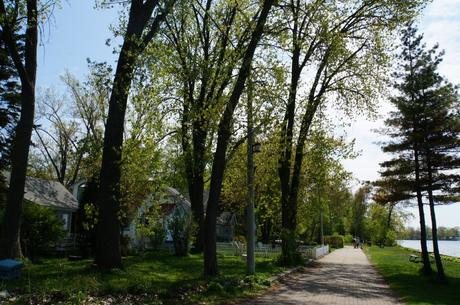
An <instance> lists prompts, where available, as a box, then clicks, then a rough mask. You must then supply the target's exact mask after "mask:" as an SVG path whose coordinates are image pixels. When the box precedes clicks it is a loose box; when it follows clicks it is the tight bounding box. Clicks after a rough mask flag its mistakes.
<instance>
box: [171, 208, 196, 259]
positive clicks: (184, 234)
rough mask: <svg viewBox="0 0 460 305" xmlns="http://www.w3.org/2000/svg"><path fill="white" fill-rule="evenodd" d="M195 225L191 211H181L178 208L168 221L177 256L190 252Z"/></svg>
mask: <svg viewBox="0 0 460 305" xmlns="http://www.w3.org/2000/svg"><path fill="white" fill-rule="evenodd" d="M194 227H195V226H194V224H193V221H192V217H191V215H190V213H187V212H181V210H179V209H177V208H176V210H175V211H174V212H173V214H172V216H171V218H170V220H169V222H168V229H169V230H170V231H171V236H172V239H173V244H174V253H175V254H176V255H177V256H185V255H187V254H188V250H189V248H190V245H191V243H192V240H191V237H192V235H193V231H194Z"/></svg>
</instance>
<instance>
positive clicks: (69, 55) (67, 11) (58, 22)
mask: <svg viewBox="0 0 460 305" xmlns="http://www.w3.org/2000/svg"><path fill="white" fill-rule="evenodd" d="M94 3H95V2H94V0H73V1H72V0H68V1H62V7H61V8H58V9H56V10H55V12H54V17H53V18H52V19H51V20H50V22H49V23H48V24H47V25H46V26H45V27H44V29H43V31H42V32H43V35H41V39H40V44H41V45H40V47H39V50H38V75H37V86H38V87H39V88H40V87H55V88H58V89H63V88H64V87H63V84H62V82H61V81H60V76H61V75H63V74H64V72H65V71H66V70H67V71H69V72H70V73H72V74H74V75H75V76H76V77H77V78H80V79H81V78H83V77H84V76H85V74H86V73H87V62H86V60H87V58H90V59H91V60H94V61H98V62H101V61H107V62H108V63H111V64H113V63H114V62H115V60H116V56H115V55H114V54H113V48H112V47H108V46H107V45H106V40H107V39H109V38H111V37H112V34H111V32H110V30H109V26H110V25H111V24H116V22H117V9H116V8H115V9H95V8H94ZM418 25H419V29H420V31H421V32H423V33H424V35H425V40H424V41H425V42H426V44H427V46H432V45H434V44H435V43H439V44H440V48H441V49H444V50H445V52H446V53H445V56H444V61H443V63H442V64H441V65H440V72H441V74H443V75H444V76H446V77H447V78H448V79H449V81H450V82H452V83H454V84H460V72H459V71H460V60H458V58H460V0H434V1H433V2H432V3H431V4H429V5H428V6H427V8H426V9H425V10H424V12H423V15H422V16H421V17H420V18H419V24H418ZM390 109H391V107H390V105H389V104H388V103H385V102H382V103H381V105H380V108H379V117H380V118H379V119H377V120H375V121H369V120H366V119H365V118H363V117H361V118H357V119H356V120H355V121H354V122H352V123H351V125H350V126H349V127H346V128H345V130H344V132H346V134H347V136H348V139H350V140H351V139H353V138H354V139H356V148H357V150H358V151H360V152H361V155H360V156H359V157H358V158H356V159H355V160H347V161H345V162H344V166H345V168H346V169H347V170H349V171H351V172H353V174H354V176H355V177H356V178H357V179H358V180H360V181H366V180H375V179H377V178H378V170H379V163H380V162H382V161H384V160H385V159H387V158H388V156H385V155H384V154H383V153H382V152H381V150H380V147H379V145H378V144H377V143H375V142H376V141H377V134H376V133H374V132H373V131H372V130H374V129H378V128H380V127H382V126H383V118H384V117H385V115H386V113H387V112H388V111H389V110H390ZM409 211H410V212H412V213H413V214H414V215H416V210H415V209H409ZM436 212H437V219H438V225H440V226H448V227H453V226H460V203H458V204H454V205H450V206H442V207H437V209H436ZM426 213H427V214H426V215H428V210H427V211H426ZM407 224H408V225H410V226H413V227H417V226H418V218H417V217H413V218H411V219H410V220H409V221H408V223H407Z"/></svg>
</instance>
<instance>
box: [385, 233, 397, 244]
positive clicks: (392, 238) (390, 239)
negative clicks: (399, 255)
mask: <svg viewBox="0 0 460 305" xmlns="http://www.w3.org/2000/svg"><path fill="white" fill-rule="evenodd" d="M385 246H387V247H392V246H396V232H395V231H388V232H387V234H386V238H385Z"/></svg>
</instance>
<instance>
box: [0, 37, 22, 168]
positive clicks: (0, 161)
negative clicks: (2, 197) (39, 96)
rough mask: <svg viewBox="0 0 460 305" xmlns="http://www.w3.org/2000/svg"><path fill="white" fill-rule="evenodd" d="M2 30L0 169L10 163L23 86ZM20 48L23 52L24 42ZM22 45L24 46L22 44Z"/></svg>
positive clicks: (0, 57)
mask: <svg viewBox="0 0 460 305" xmlns="http://www.w3.org/2000/svg"><path fill="white" fill-rule="evenodd" d="M2 36H3V34H2V31H1V30H0V71H1V72H0V128H1V129H0V168H4V167H5V166H7V165H8V163H9V161H10V152H11V144H12V143H11V141H12V139H13V138H14V130H15V128H16V124H17V121H18V119H19V111H20V98H21V85H20V80H19V77H18V73H17V71H16V69H15V67H14V62H13V60H12V58H11V56H10V55H9V53H8V48H7V46H6V44H5V41H4V40H3V37H2ZM17 41H18V42H19V44H18V47H19V50H20V52H22V51H23V50H22V48H23V42H21V40H20V39H17ZM21 43H22V44H21Z"/></svg>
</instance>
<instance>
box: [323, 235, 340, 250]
mask: <svg viewBox="0 0 460 305" xmlns="http://www.w3.org/2000/svg"><path fill="white" fill-rule="evenodd" d="M324 243H325V244H326V245H329V246H331V247H332V248H335V249H339V248H343V243H344V238H343V236H342V235H325V236H324Z"/></svg>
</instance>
